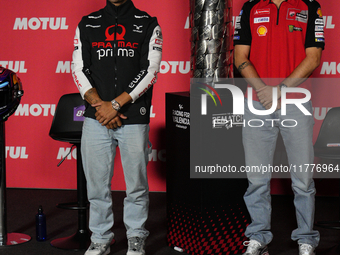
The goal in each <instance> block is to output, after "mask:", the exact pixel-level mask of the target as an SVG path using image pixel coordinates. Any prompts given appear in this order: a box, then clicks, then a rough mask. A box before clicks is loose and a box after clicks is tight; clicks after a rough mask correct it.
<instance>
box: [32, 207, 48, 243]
mask: <svg viewBox="0 0 340 255" xmlns="http://www.w3.org/2000/svg"><path fill="white" fill-rule="evenodd" d="M35 223H36V238H37V241H39V242H42V241H46V216H45V214H44V211H43V208H42V206H41V205H39V209H38V213H37V214H36V215H35Z"/></svg>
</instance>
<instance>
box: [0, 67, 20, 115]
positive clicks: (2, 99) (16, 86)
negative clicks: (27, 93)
mask: <svg viewBox="0 0 340 255" xmlns="http://www.w3.org/2000/svg"><path fill="white" fill-rule="evenodd" d="M23 94H24V91H23V90H22V84H21V81H20V79H19V77H18V76H17V75H16V74H15V73H14V72H13V71H11V70H9V69H6V68H3V67H1V66H0V121H6V120H7V118H8V117H9V116H11V115H12V114H13V113H14V112H15V110H16V109H17V107H18V105H19V103H20V100H21V97H22V96H23Z"/></svg>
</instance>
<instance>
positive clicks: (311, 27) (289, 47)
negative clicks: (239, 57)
mask: <svg viewBox="0 0 340 255" xmlns="http://www.w3.org/2000/svg"><path fill="white" fill-rule="evenodd" d="M234 45H250V46H251V47H250V56H249V60H250V61H251V63H252V64H253V65H254V67H255V69H256V71H257V72H258V74H259V76H260V77H261V78H282V79H281V80H283V79H284V78H286V77H288V76H289V75H290V74H291V73H292V72H293V70H294V69H295V68H296V67H297V66H298V65H299V64H300V63H301V61H302V60H303V59H304V58H305V57H306V53H305V49H306V48H308V47H320V48H322V49H324V45H325V40H324V21H323V18H322V12H321V8H320V4H319V3H318V2H316V1H314V0H286V1H284V2H282V3H281V5H280V8H277V7H276V5H275V4H274V3H273V2H272V1H271V0H250V1H248V2H246V3H245V4H244V5H243V8H242V10H241V13H240V15H239V16H238V17H237V18H236V22H235V34H234ZM268 85H277V84H268ZM300 87H303V88H307V89H310V88H309V85H307V84H305V83H304V84H301V85H300ZM296 96H298V95H295V96H294V95H291V96H290V97H291V98H294V97H296ZM253 100H258V98H257V96H256V93H255V91H254V94H253Z"/></svg>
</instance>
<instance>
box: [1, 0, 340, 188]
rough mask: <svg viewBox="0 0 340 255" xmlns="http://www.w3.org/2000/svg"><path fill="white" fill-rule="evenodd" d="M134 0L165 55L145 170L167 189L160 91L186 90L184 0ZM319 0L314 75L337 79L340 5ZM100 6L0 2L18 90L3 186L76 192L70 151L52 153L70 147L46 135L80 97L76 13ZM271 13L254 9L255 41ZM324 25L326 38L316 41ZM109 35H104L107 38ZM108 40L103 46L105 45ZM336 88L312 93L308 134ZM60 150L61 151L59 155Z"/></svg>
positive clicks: (6, 60) (5, 58)
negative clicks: (58, 112)
mask: <svg viewBox="0 0 340 255" xmlns="http://www.w3.org/2000/svg"><path fill="white" fill-rule="evenodd" d="M133 1H134V4H135V5H136V7H137V8H140V9H142V10H145V11H147V12H148V13H149V14H150V15H151V16H157V18H158V21H159V24H160V26H161V27H162V32H163V40H164V41H157V42H156V45H160V46H161V45H162V46H163V50H162V52H163V58H162V62H161V69H160V72H159V74H158V79H157V82H156V84H155V86H154V90H153V96H154V97H153V102H152V109H151V123H150V140H151V142H152V144H153V148H154V150H153V152H152V155H151V160H150V162H149V165H148V171H149V180H150V190H151V191H165V178H164V171H165V160H166V152H165V148H166V145H165V141H163V139H162V137H163V136H161V135H159V134H160V133H162V132H163V130H164V128H165V116H164V113H165V103H164V102H165V93H167V92H177V91H188V90H189V87H190V69H191V67H190V50H191V45H190V35H191V34H190V33H191V31H190V24H189V1H183V0H174V1H169V0H164V1H156V0H151V1H142V0H133ZM244 2H245V1H233V12H234V14H233V16H234V21H239V20H236V18H235V17H236V16H238V15H239V13H240V10H241V7H242V5H243V3H244ZM319 3H320V4H321V6H322V17H321V16H320V15H321V12H319V13H320V14H319V16H320V21H318V22H320V24H315V32H316V33H320V34H318V35H316V36H318V37H316V39H317V40H325V42H326V48H325V50H324V51H323V55H322V61H321V64H320V66H319V67H318V69H316V71H315V72H314V76H315V77H322V78H328V77H331V78H337V77H340V65H339V63H340V53H339V52H338V50H337V49H336V45H337V43H336V42H337V41H338V40H339V38H338V37H339V34H340V33H339V31H337V29H338V25H339V24H340V23H339V22H340V16H338V15H335V14H336V13H337V8H340V7H336V6H334V4H332V3H331V1H327V0H319ZM104 5H105V1H103V0H90V1H87V2H86V4H84V1H80V0H73V1H63V2H58V1H55V2H50V1H38V0H32V1H23V0H16V1H3V3H2V5H1V9H2V14H3V17H2V19H1V20H0V26H1V30H2V34H3V35H4V36H3V38H2V40H1V42H0V65H1V66H3V67H5V68H8V69H11V70H13V71H14V72H16V73H17V74H18V76H19V77H20V79H21V81H22V83H23V89H24V96H23V97H22V99H21V104H20V105H19V107H18V109H17V111H16V112H15V114H13V115H12V116H11V117H10V118H9V119H8V121H6V123H5V124H6V157H7V161H6V163H7V186H8V187H18V188H65V189H75V188H76V172H75V167H76V165H75V164H76V162H75V158H74V157H73V156H72V155H73V154H74V152H72V153H71V159H69V160H65V161H64V162H63V163H62V164H61V166H60V167H57V164H58V162H59V161H60V159H59V158H58V155H59V154H60V155H63V154H64V153H65V151H67V149H68V148H69V147H68V144H65V143H63V142H58V141H55V140H53V139H52V138H50V137H49V135H48V134H49V129H50V126H51V123H52V119H53V115H54V112H55V109H56V106H57V103H58V100H59V98H60V97H61V96H62V95H64V94H67V93H74V92H78V90H77V87H76V85H75V84H74V82H73V79H72V77H71V58H72V52H73V47H74V44H73V40H74V34H75V30H76V27H77V24H78V23H79V21H80V20H81V18H82V16H84V15H87V14H89V13H91V12H93V11H96V10H98V9H100V8H102V7H104ZM17 6H20V8H17ZM65 6H67V8H65ZM13 10H15V11H13ZM173 13H176V19H174V18H173ZM297 13H299V12H297ZM269 15H270V11H269V10H268V9H266V8H263V9H259V10H258V12H257V13H256V15H255V14H254V18H257V20H256V21H257V22H258V25H259V27H260V26H263V27H262V28H261V29H260V30H259V35H261V36H266V35H268V34H266V29H265V28H268V27H267V24H268V22H267V21H266V17H269ZM299 16H300V17H299V19H301V20H304V18H305V17H304V16H303V14H301V15H300V14H299ZM170 20H171V22H169V21H170ZM321 23H322V24H321ZM234 24H235V22H234ZM236 24H239V23H236ZM112 25H114V24H112ZM323 25H324V34H323V36H324V37H322V36H321V32H323V29H322V26H323ZM133 29H134V30H135V33H140V31H142V30H143V28H142V27H138V26H135V27H134V28H133ZM293 29H294V28H293ZM110 31H111V30H109V31H108V32H109V33H108V34H111V33H110ZM235 36H238V35H235ZM108 42H109V41H107V42H105V43H106V45H105V46H107V43H108ZM122 46H123V45H122ZM125 46H127V45H125ZM99 49H104V48H103V47H101V48H99ZM108 49H109V48H106V50H108ZM131 50H134V48H133V45H131V47H125V48H124V47H122V50H121V51H120V54H124V56H126V57H128V56H129V54H135V52H133V53H132V51H131ZM155 50H159V49H157V48H156V49H155ZM98 54H100V55H99V56H100V57H102V58H104V57H106V54H110V52H109V51H105V52H103V51H100V52H99V53H98ZM136 79H138V77H136ZM131 82H133V81H131ZM131 84H132V85H131V86H133V83H131ZM339 90H340V89H339V88H338V87H337V86H334V87H333V90H332V91H331V92H329V94H327V92H325V90H323V89H320V91H319V93H315V96H314V97H313V102H315V103H314V105H313V107H314V110H313V114H314V118H315V123H316V124H315V127H314V136H315V134H317V132H318V128H319V127H320V125H321V123H322V119H323V118H324V116H325V114H326V112H327V111H328V109H329V108H331V107H335V106H336V104H337V103H336V95H337V94H338V92H339ZM312 94H313V93H312ZM330 102H332V103H330ZM333 102H334V103H333ZM177 114H179V113H177ZM183 114H184V113H183ZM174 120H175V121H177V124H178V125H180V126H183V127H188V125H185V124H186V123H187V122H186V121H188V120H186V119H185V116H179V115H174ZM60 148H65V149H63V150H62V151H61V150H60ZM155 148H156V149H155ZM74 155H75V154H74ZM68 157H69V156H68ZM116 161H117V163H116V167H115V178H113V184H112V187H113V189H115V190H124V189H125V185H124V177H123V173H122V170H121V164H120V161H119V159H117V160H116Z"/></svg>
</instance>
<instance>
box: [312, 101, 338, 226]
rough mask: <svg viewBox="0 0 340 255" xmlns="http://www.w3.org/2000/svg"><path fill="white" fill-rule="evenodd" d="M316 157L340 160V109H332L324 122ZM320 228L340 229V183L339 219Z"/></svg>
mask: <svg viewBox="0 0 340 255" xmlns="http://www.w3.org/2000/svg"><path fill="white" fill-rule="evenodd" d="M314 155H315V156H316V157H319V158H321V159H324V160H329V161H330V160H332V161H338V162H336V163H339V160H340V107H335V108H332V109H330V110H329V111H328V113H327V114H326V117H325V119H324V121H323V122H322V125H321V128H320V131H319V135H318V138H317V140H316V142H315V144H314ZM339 167H340V166H339ZM315 225H316V226H318V227H324V228H329V229H340V183H339V219H338V220H335V221H318V222H316V223H315Z"/></svg>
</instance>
